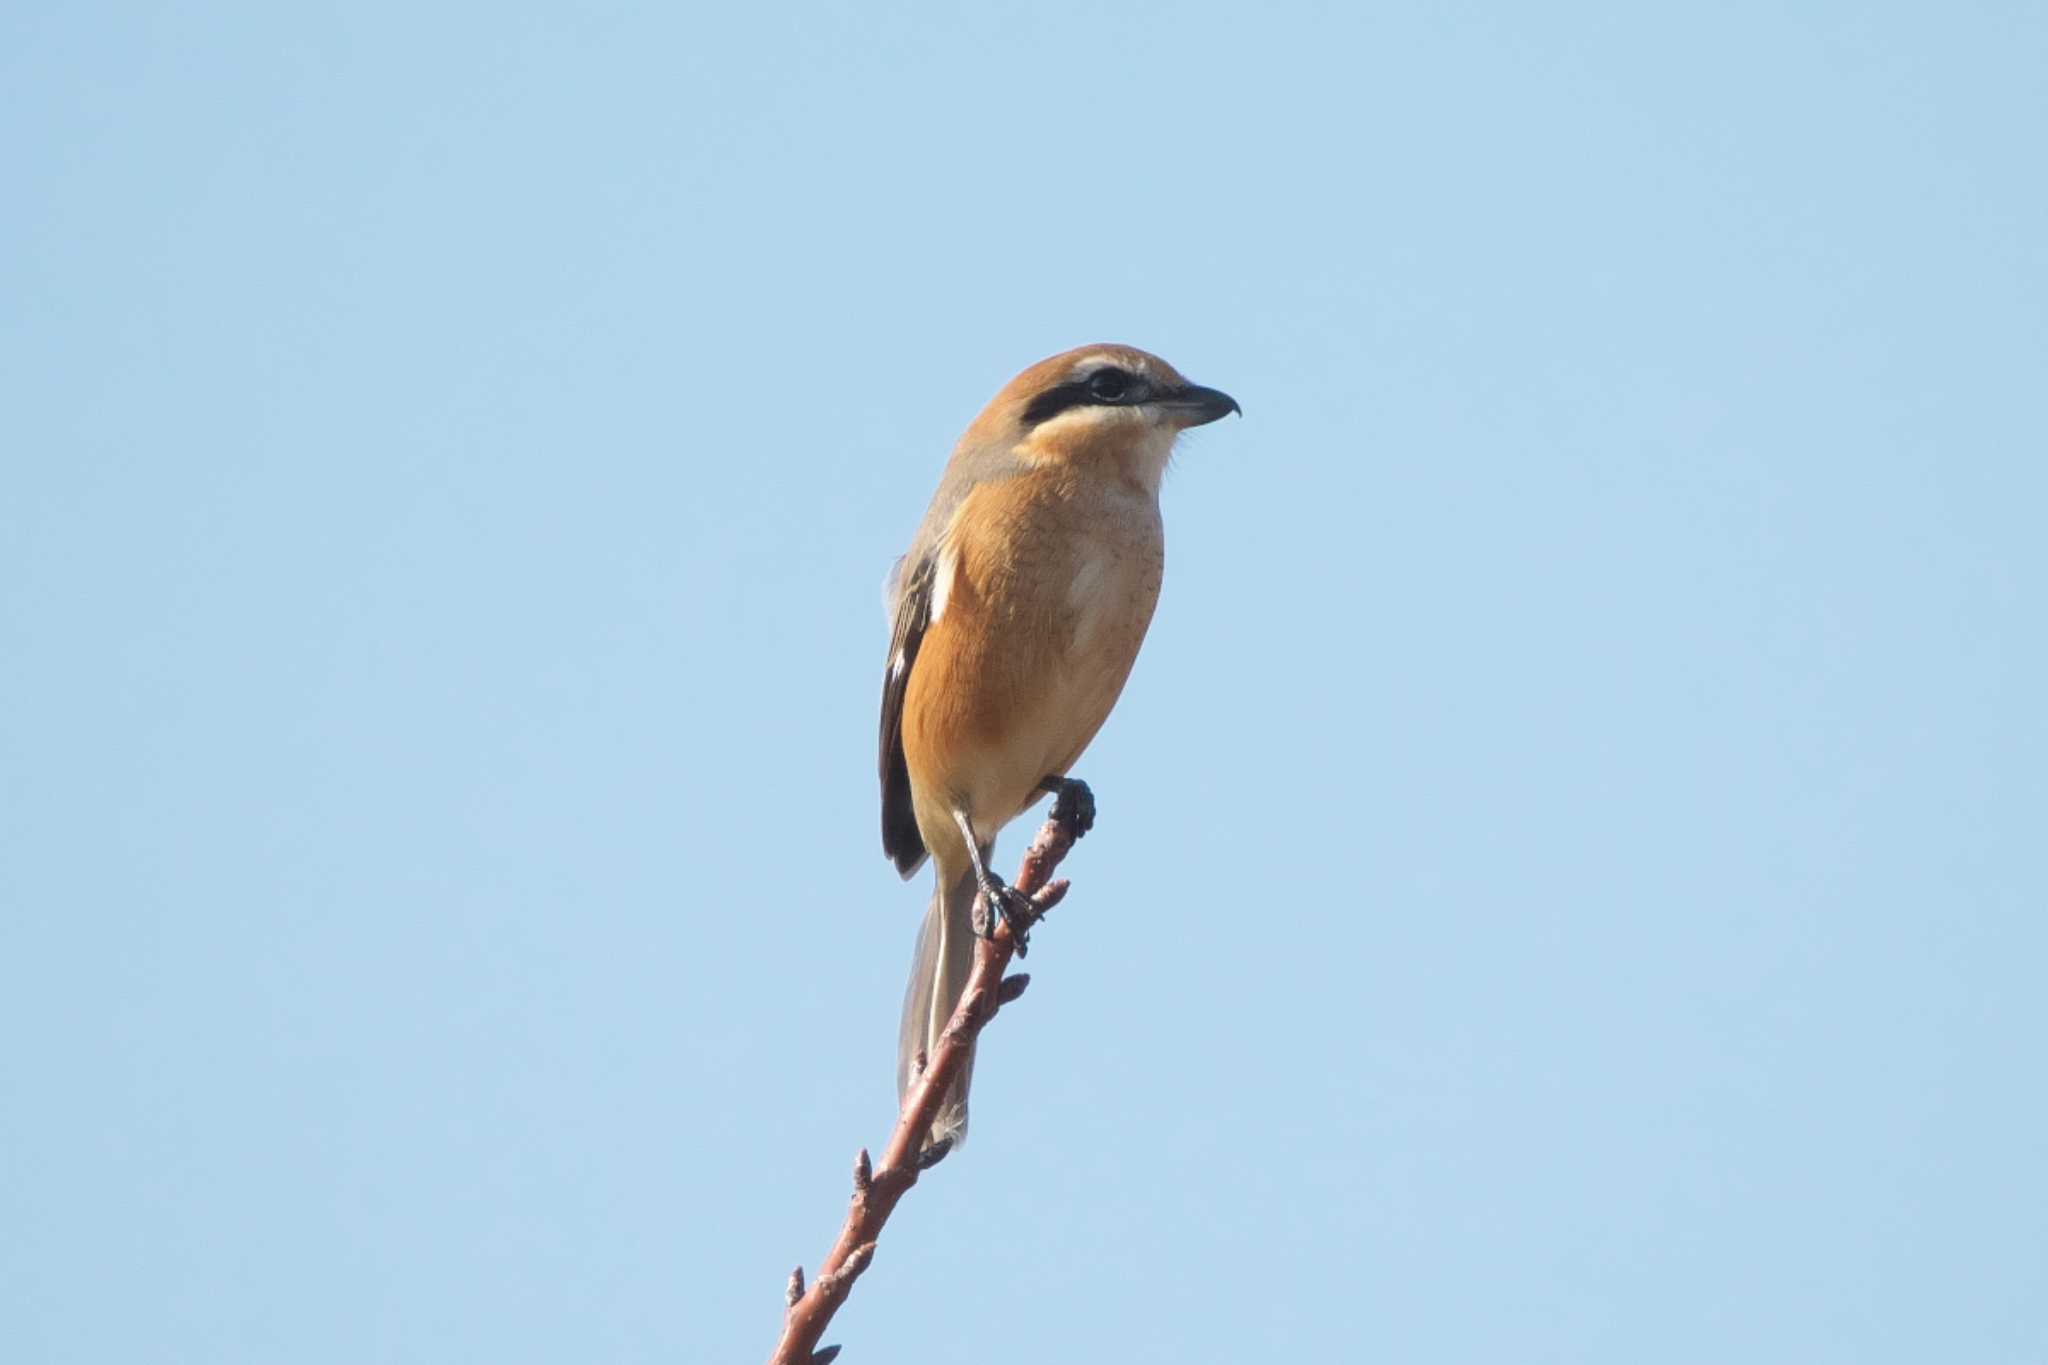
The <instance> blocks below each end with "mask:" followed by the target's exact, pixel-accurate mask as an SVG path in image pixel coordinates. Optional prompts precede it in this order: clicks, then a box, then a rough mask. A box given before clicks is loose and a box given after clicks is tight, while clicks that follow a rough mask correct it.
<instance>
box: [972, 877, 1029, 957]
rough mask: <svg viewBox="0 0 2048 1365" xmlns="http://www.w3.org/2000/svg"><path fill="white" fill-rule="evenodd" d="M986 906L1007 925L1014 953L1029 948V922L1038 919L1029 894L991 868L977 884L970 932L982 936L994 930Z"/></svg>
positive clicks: (1025, 951) (1019, 953) (1024, 951)
mask: <svg viewBox="0 0 2048 1365" xmlns="http://www.w3.org/2000/svg"><path fill="white" fill-rule="evenodd" d="M990 906H994V907H995V912H996V914H999V915H1001V916H1002V917H1003V923H1005V924H1007V925H1009V926H1010V941H1011V942H1012V943H1014V944H1016V945H1017V956H1018V957H1023V956H1024V955H1025V954H1026V953H1027V952H1029V951H1030V941H1031V926H1032V925H1034V924H1036V923H1037V922H1038V907H1037V906H1036V905H1035V904H1033V903H1032V900H1031V897H1029V896H1027V895H1025V894H1024V893H1023V892H1022V891H1019V890H1018V889H1017V888H1016V887H1014V886H1011V885H1010V884H1009V883H1007V882H1005V881H1004V880H1003V879H1002V878H1001V877H998V876H997V875H996V874H995V873H993V872H991V873H989V874H988V879H987V880H986V881H984V882H983V883H982V884H981V894H980V895H979V896H977V897H976V898H975V901H974V932H975V933H976V934H978V935H980V936H981V937H982V938H988V937H990V936H991V935H993V934H994V933H995V931H996V925H995V920H994V919H993V918H991V917H990V915H989V907H990Z"/></svg>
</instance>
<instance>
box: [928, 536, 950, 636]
mask: <svg viewBox="0 0 2048 1365" xmlns="http://www.w3.org/2000/svg"><path fill="white" fill-rule="evenodd" d="M955 567H956V566H955V563H954V559H953V547H952V546H951V545H950V544H949V545H947V546H946V548H945V549H943V550H941V551H939V557H938V560H937V562H936V563H934V564H933V565H932V614H931V617H930V619H929V620H927V621H926V622H925V625H926V627H927V628H929V627H931V626H935V625H937V624H938V623H939V618H940V617H941V616H944V615H945V614H946V600H947V599H948V598H950V597H951V596H952V595H953V570H954V568H955Z"/></svg>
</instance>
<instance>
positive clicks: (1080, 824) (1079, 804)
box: [1038, 777, 1095, 839]
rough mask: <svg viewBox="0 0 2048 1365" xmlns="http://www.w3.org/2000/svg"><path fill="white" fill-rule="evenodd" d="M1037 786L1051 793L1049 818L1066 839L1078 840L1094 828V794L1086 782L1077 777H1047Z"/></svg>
mask: <svg viewBox="0 0 2048 1365" xmlns="http://www.w3.org/2000/svg"><path fill="white" fill-rule="evenodd" d="M1038 786H1039V790H1041V791H1049V792H1051V793H1052V811H1051V813H1050V818H1051V819H1052V820H1053V821H1054V822H1055V823H1056V824H1058V825H1059V827H1060V828H1061V829H1063V830H1065V831H1066V832H1067V837H1068V838H1070V839H1078V838H1080V837H1081V836H1082V835H1084V834H1086V833H1087V832H1088V831H1089V830H1091V829H1094V828H1095V793H1094V792H1092V791H1089V790H1088V784H1087V783H1086V782H1083V781H1082V780H1081V779H1080V778H1078V777H1048V778H1046V779H1045V781H1043V782H1041V783H1039V784H1038Z"/></svg>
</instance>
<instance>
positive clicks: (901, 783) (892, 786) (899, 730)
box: [880, 555, 932, 879]
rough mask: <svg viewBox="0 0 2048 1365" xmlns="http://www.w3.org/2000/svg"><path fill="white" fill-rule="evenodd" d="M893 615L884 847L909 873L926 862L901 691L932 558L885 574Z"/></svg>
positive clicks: (885, 714)
mask: <svg viewBox="0 0 2048 1365" xmlns="http://www.w3.org/2000/svg"><path fill="white" fill-rule="evenodd" d="M889 579H890V583H889V586H890V588H891V589H893V592H892V594H891V595H892V596H893V597H894V598H895V603H896V620H895V626H894V629H893V630H892V632H891V636H890V640H889V663H888V667H887V669H886V671H884V672H883V674H882V744H881V765H880V766H881V773H882V851H883V852H884V853H887V854H888V855H889V860H890V861H891V862H893V863H895V864H896V870H897V871H898V872H900V873H902V874H903V876H904V877H905V878H906V879H908V878H909V877H910V876H911V874H913V873H915V872H916V871H917V869H918V868H920V867H922V866H923V865H924V860H925V847H924V836H923V835H922V834H920V833H918V829H917V813H916V812H915V811H914V810H912V809H911V804H910V768H909V765H908V764H906V763H905V762H904V759H903V694H904V692H905V691H906V690H908V688H909V686H910V670H911V669H912V668H913V667H914V666H915V665H916V663H917V650H918V646H920V645H922V644H923V643H924V631H925V627H926V626H928V625H930V624H931V617H932V560H931V556H929V555H924V556H921V557H919V558H918V559H917V560H916V561H915V562H910V561H907V560H906V561H900V562H898V564H897V566H896V568H895V569H894V570H893V571H891V573H890V575H889Z"/></svg>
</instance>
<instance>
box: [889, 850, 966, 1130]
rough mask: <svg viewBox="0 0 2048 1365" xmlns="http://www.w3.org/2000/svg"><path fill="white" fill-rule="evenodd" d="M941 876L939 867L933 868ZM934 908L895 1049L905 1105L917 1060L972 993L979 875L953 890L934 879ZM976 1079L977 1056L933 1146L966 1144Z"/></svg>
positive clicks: (920, 939) (958, 1083)
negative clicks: (969, 1095)
mask: <svg viewBox="0 0 2048 1365" xmlns="http://www.w3.org/2000/svg"><path fill="white" fill-rule="evenodd" d="M933 868H934V872H935V874H936V869H937V864H936V863H934V864H933ZM934 882H935V884H934V886H933V887H932V903H931V908H930V909H929V910H927V911H925V915H924V927H923V928H921V929H919V930H918V931H917V955H916V956H915V957H914V958H913V959H912V960H911V964H910V986H909V988H908V989H907V990H905V991H904V992H903V1031H902V1033H901V1035H900V1036H899V1037H898V1039H897V1043H896V1101H897V1103H899V1104H901V1103H902V1101H903V1095H904V1092H905V1091H907V1090H908V1089H909V1088H910V1073H911V1069H912V1067H913V1066H914V1065H915V1064H916V1059H917V1054H918V1053H920V1052H922V1053H924V1054H925V1055H926V1056H927V1057H929V1056H930V1055H931V1053H932V1051H933V1050H934V1049H936V1048H937V1047H938V1045H939V1035H940V1034H942V1033H944V1032H945V1031H946V1021H947V1020H948V1019H950V1018H952V1017H953V1007H954V1006H955V1005H957V1004H959V1003H960V994H961V992H962V991H964V990H965V989H966V988H967V975H968V972H969V971H970V970H971V969H972V968H973V966H974V890H975V887H974V872H973V870H972V869H969V870H968V872H967V873H966V874H965V875H964V876H962V877H960V878H958V879H957V880H955V881H954V882H953V884H952V885H951V886H947V885H944V884H943V883H938V882H937V878H936V875H935V876H934ZM973 1075H974V1054H973V1053H972V1052H969V1053H968V1054H967V1065H965V1066H963V1067H961V1068H960V1076H959V1078H958V1079H957V1080H955V1081H954V1082H953V1087H952V1089H950V1090H948V1091H947V1092H946V1098H945V1101H944V1103H942V1104H941V1105H940V1106H939V1113H938V1117H937V1118H936V1119H935V1120H934V1121H933V1123H932V1135H931V1141H933V1142H937V1141H939V1140H940V1139H941V1138H951V1139H952V1140H953V1143H954V1145H955V1146H958V1145H959V1144H960V1143H961V1142H963V1141H965V1140H966V1138H967V1083H968V1081H969V1080H970V1079H971V1078H972V1077H973Z"/></svg>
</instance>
